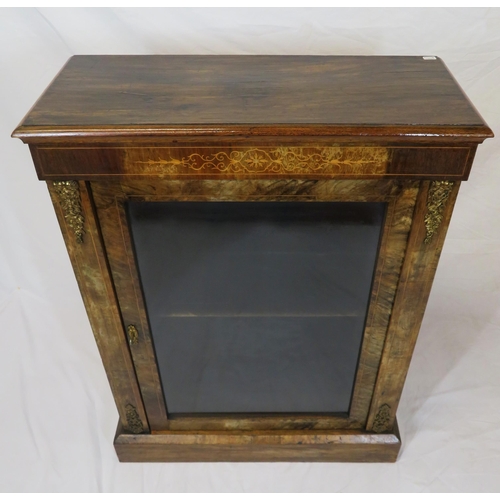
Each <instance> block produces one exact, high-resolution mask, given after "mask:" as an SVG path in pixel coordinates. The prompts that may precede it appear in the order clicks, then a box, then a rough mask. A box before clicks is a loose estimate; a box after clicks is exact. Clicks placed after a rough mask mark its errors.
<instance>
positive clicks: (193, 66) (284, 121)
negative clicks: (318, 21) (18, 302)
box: [13, 56, 493, 462]
mask: <svg viewBox="0 0 500 500" xmlns="http://www.w3.org/2000/svg"><path fill="white" fill-rule="evenodd" d="M13 136H14V137H18V138H20V139H22V140H23V141H24V142H25V143H27V144H29V146H30V150H31V154H32V157H33V161H34V164H35V167H36V170H37V173H38V177H39V178H40V179H41V180H44V181H46V182H47V185H48V188H49V192H50V195H51V197H52V201H53V204H54V208H55V211H56V214H57V217H58V220H59V223H60V226H61V230H62V233H63V235H64V239H65V242H66V246H67V249H68V252H69V255H70V258H71V262H72V264H73V268H74V271H75V275H76V278H77V280H78V284H79V286H80V290H81V293H82V298H83V301H84V303H85V307H86V309H87V312H88V316H89V319H90V322H91V325H92V329H93V332H94V335H95V338H96V342H97V345H98V347H99V351H100V354H101V357H102V360H103V363H104V367H105V369H106V373H107V376H108V379H109V383H110V385H111V388H112V391H113V395H114V398H115V401H116V405H117V408H118V412H119V415H120V422H119V425H118V430H117V434H116V437H115V448H116V451H117V454H118V457H119V459H120V460H122V461H361V462H371V461H394V460H396V458H397V455H398V451H399V448H400V445H401V441H400V437H399V433H398V428H397V423H396V410H397V407H398V403H399V399H400V396H401V392H402V389H403V384H404V381H405V377H406V374H407V371H408V367H409V363H410V359H411V356H412V352H413V348H414V346H415V342H416V339H417V335H418V331H419V328H420V324H421V321H422V317H423V315H424V310H425V306H426V303H427V299H428V296H429V293H430V289H431V285H432V281H433V278H434V274H435V271H436V267H437V265H438V260H439V255H440V252H441V248H442V246H443V242H444V239H445V234H446V230H447V227H448V224H449V222H450V218H451V215H452V211H453V206H454V203H455V199H456V197H457V194H458V190H459V186H460V182H461V181H464V180H467V178H468V175H469V172H470V169H471V166H472V162H473V158H474V154H475V151H476V148H477V145H478V144H480V143H481V142H482V141H483V140H484V139H486V138H488V137H492V136H493V134H492V132H491V130H490V129H489V128H488V126H487V125H486V124H485V123H484V121H483V120H482V118H481V117H480V116H479V115H478V113H477V111H476V110H475V109H474V108H473V107H472V105H471V104H470V102H469V101H468V99H467V98H466V96H465V95H464V93H463V92H462V90H461V89H460V87H459V86H458V85H457V83H456V82H455V80H454V79H453V77H452V76H451V75H450V73H449V72H448V70H447V69H446V67H445V65H444V64H443V62H442V61H441V60H439V59H438V58H434V57H326V56H325V57H323V56H75V57H73V58H71V59H70V60H69V61H68V63H67V64H66V66H65V67H64V68H63V70H62V71H61V72H60V73H59V75H58V76H57V77H56V78H55V80H54V81H53V82H52V84H51V85H50V86H49V87H48V89H47V90H46V92H45V93H44V94H43V96H42V97H41V98H40V99H39V101H38V102H37V103H36V104H35V106H34V107H33V108H32V110H31V111H30V112H29V114H28V115H27V116H26V117H25V119H24V120H23V122H22V123H21V125H20V126H19V127H18V128H17V129H16V130H15V131H14V133H13ZM377 207H378V208H377ZM207 210H208V211H207ZM353 210H354V212H356V210H357V211H358V212H357V213H359V214H361V215H356V216H351V215H349V214H351V212H353ZM377 210H378V212H377ZM148 211H149V212H148ZM370 211H372V212H373V211H375V212H377V213H380V214H383V216H379V217H378V219H377V217H376V216H374V215H373V216H372V215H370V214H371V213H372V212H370ZM354 212H353V213H354ZM375 212H373V213H375ZM136 213H137V214H138V215H134V214H136ZM144 214H146V215H144ZM148 214H150V215H148ZM151 214H152V215H151ZM161 214H163V215H161ZM207 214H208V215H207ZM315 214H316V215H315ZM160 215H161V220H160ZM147 217H149V219H148V218H147ZM353 217H354V218H353ZM356 217H358V218H356ZM141 220H144V221H146V222H140V221H141ZM199 220H202V223H200V224H202V225H201V226H198V225H196V224H198V221H199ZM377 220H378V221H379V222H376V221H377ZM193 221H195V222H196V223H195V222H193ZM207 221H208V222H207ZM297 221H302V222H300V223H299V222H297ZM304 221H306V222H304ZM339 221H340V222H339ZM367 221H368V222H367ZM370 221H372V222H370ZM373 221H375V222H373ZM142 224H144V225H142ZM155 224H156V225H155ZM203 224H205V225H203ZM207 224H208V225H207ZM244 224H246V225H245V226H244V227H245V231H240V227H243V225H244ZM370 224H371V225H370ZM376 224H379V226H377V225H376ZM143 227H150V228H152V229H151V230H150V233H147V232H145V231H146V230H145V229H144V230H143ZM189 228H192V229H189ZM221 228H228V229H227V230H225V231H226V232H225V233H224V232H223V231H222V229H221ZM269 228H271V229H269ZM365 228H367V229H365ZM148 231H149V229H148ZM332 231H333V232H332ZM132 233H133V234H132ZM243 233H244V234H243ZM142 234H145V236H141V235H142ZM240 234H243V236H241V238H247V239H246V240H244V241H243V240H241V239H240V240H238V238H239V237H240V236H239V235H240ZM249 234H250V235H251V234H256V235H257V236H255V238H251V237H249V236H248V235H249ZM367 234H370V235H375V236H373V238H372V237H371V236H370V237H368V236H366V235H367ZM162 235H163V236H162ZM352 235H354V236H352ZM350 238H351V239H350ZM363 238H365V239H366V238H368V239H369V238H372V240H373V241H374V242H375V243H373V242H372V243H370V245H371V247H370V245H368V244H366V245H365V243H356V241H361V242H364V241H365V240H363ZM374 238H375V239H374ZM191 240H192V245H191V247H190V246H189V245H188V243H189V241H191ZM241 241H243V243H241ZM284 241H287V242H288V241H289V243H286V245H285V244H284V243H283V242H284ZM370 241H371V240H370ZM349 242H351V243H349ZM353 242H354V243H353ZM348 243H349V245H351V246H348ZM148 245H149V246H148ZM340 247H342V248H344V247H345V248H344V250H342V251H343V253H339V252H340V251H339V250H338V248H340ZM365 247H366V248H365ZM368 247H370V248H371V250H369V248H368ZM228 248H237V250H234V251H232V252H233V253H228V252H229V250H227V249H228ZM367 248H368V250H369V251H368V250H367ZM247 249H248V251H247ZM154 252H156V253H154ZM363 252H368V253H366V255H365V254H364V253H363ZM370 252H371V253H370ZM276 255H277V256H276ZM353 255H355V257H353ZM370 255H371V257H369V256H370ZM367 258H370V259H372V260H373V262H372V264H367V265H366V266H365V265H364V264H365V260H364V259H367ZM155 259H156V260H155ZM238 259H239V260H238ZM355 259H358V260H355ZM233 260H234V261H235V262H236V264H234V263H233ZM213 262H216V263H217V264H215V265H214V264H213ZM203 263H205V264H203ZM153 265H154V267H152V266H153ZM203 266H205V267H203ZM231 266H232V267H231ZM266 266H267V267H266ZM370 266H371V267H370ZM365 267H366V269H368V271H366V272H365V271H359V273H362V272H363V273H364V276H365V277H364V278H363V279H364V282H363V283H365V284H364V285H363V286H361V285H359V286H360V289H362V290H364V291H363V292H362V293H361V292H360V294H361V295H363V294H364V295H363V296H364V297H365V299H363V300H364V301H365V302H363V301H361V302H359V301H358V302H356V304H361V305H360V306H359V307H358V305H356V307H354V306H352V303H354V302H353V300H354V299H352V300H351V298H352V296H356V297H358V295H357V293H358V292H356V291H353V290H354V288H353V287H355V285H356V283H358V282H360V283H361V281H362V280H361V278H359V277H358V274H359V273H358V269H360V268H363V269H364V268H365ZM191 268H193V269H196V272H195V271H192V272H193V273H194V274H190V273H191V270H190V269H191ZM148 273H149V274H148ZM273 276H277V278H273ZM233 278H234V279H233ZM224 280H225V281H224ZM360 280H361V281H360ZM367 283H368V285H367ZM356 286H357V285H356ZM155 287H156V288H155ZM363 287H364V288H363ZM186 290H187V291H186ZM329 290H334V291H332V292H331V294H330V292H329ZM339 290H340V291H339ZM346 290H347V291H346ZM245 294H246V295H245ZM361 295H360V296H361ZM346 297H347V298H346ZM190 300H191V302H192V304H191V303H190ZM356 300H357V298H356ZM349 301H351V302H349ZM177 302H179V304H180V305H178V306H176V305H175V304H177ZM233 303H234V304H236V305H234V306H230V304H233ZM186 304H187V305H186ZM214 304H215V305H214ZM221 304H222V306H221ZM225 304H229V305H228V306H227V307H226V306H225ZM249 304H254V305H253V306H252V307H253V309H252V307H250V305H249ZM338 304H344V305H343V306H342V307H341V306H340V305H338ZM345 304H347V305H345ZM337 306H338V307H337ZM176 307H177V309H176ZM231 307H232V309H231ZM155 308H156V309H155ZM221 308H222V309H221ZM342 308H343V309H342ZM356 308H357V309H356ZM226 309H227V310H228V311H229V312H227V311H226ZM337 309H338V311H340V312H338V311H337ZM354 309H356V311H357V312H356V313H353V312H352V311H351V310H354ZM220 310H223V311H224V312H223V314H219V312H220ZM172 311H173V312H172ZM186 311H187V313H186ZM193 311H194V312H193ZM200 311H201V312H200ZM255 311H257V312H255ZM304 311H305V312H304ZM336 311H337V312H336ZM346 311H347V312H346ZM181 313H182V314H181ZM356 315H358V316H356ZM215 316H216V317H217V318H218V319H216V320H214V319H213V318H212V317H215ZM347 316H349V317H354V316H356V318H355V319H352V320H351V319H349V318H347V319H346V318H345V317H347ZM269 317H270V318H271V319H266V318H269ZM290 317H291V318H292V319H291V320H290V319H289V318H290ZM339 317H340V319H339ZM172 318H173V319H172ZM179 318H180V319H179ZM242 318H243V319H242ZM255 318H256V319H255ZM324 318H326V319H324ZM349 321H351V323H352V324H354V323H355V324H356V325H358V326H357V327H353V329H352V331H351V330H349V328H350V327H349V328H347V327H346V328H347V330H346V331H344V330H343V329H344V326H335V325H346V324H351V323H349ZM157 325H167V326H165V327H164V328H163V327H161V326H157ZM200 325H201V326H200ZM227 325H229V326H227ZM273 325H275V326H276V325H277V326H276V331H275V330H273V328H274V327H273ZM283 325H284V326H283ZM359 325H362V326H361V327H360V326H359ZM356 328H357V330H356ZM247 330H248V332H249V333H248V334H247V333H246V332H247ZM291 330H293V331H294V333H290V332H291ZM295 330H297V333H295ZM177 331H178V332H180V333H176V332H177ZM355 332H358V333H355ZM356 335H358V337H359V339H358V340H356V338H357V337H356ZM228 339H232V340H228ZM273 339H275V340H273ZM276 339H277V340H276ZM353 339H354V340H353ZM228 342H230V343H231V342H233V344H234V345H233V344H231V345H230V346H229V347H228V345H227V343H228ZM349 342H353V343H352V344H350V345H351V347H349V348H348V347H346V346H347V343H349ZM356 342H358V343H356ZM312 343H317V345H315V346H313V347H311V344H312ZM215 344H217V345H216V346H215V347H214V345H215ZM344 344H345V345H344ZM162 345H165V346H166V347H161V346H162ZM207 346H208V347H207ZM235 346H236V347H235ZM238 346H239V347H238ZM344 348H345V352H346V353H347V354H343V353H344V351H343V349H344ZM214 349H215V350H214ZM161 350H162V351H161ZM160 351H161V352H160ZM270 351H272V353H271V354H270ZM349 353H350V354H349ZM353 353H354V354H353ZM315 356H317V358H318V359H317V360H316V359H315ZM344 364H345V366H346V368H345V369H344V368H342V366H344ZM205 365H206V366H207V367H208V368H206V370H205V368H203V367H204V366H205ZM200 366H202V368H200ZM210 370H212V371H214V370H215V373H216V376H214V377H215V378H214V379H213V380H212V379H211V380H212V381H211V382H210V381H209V380H208V378H210V376H209V375H207V373H208V372H209V371H210ZM240 370H241V373H240ZM342 370H345V371H344V372H342ZM235 373H236V375H237V376H234V374H235ZM346 373H347V374H350V375H349V376H347V375H345V374H346ZM224 374H225V375H224ZM240 375H241V380H240V379H239V378H238V377H239V376H240ZM344 375H345V380H344V378H343V377H344ZM349 377H350V378H349ZM191 379H193V380H194V381H193V380H191ZM278 379H279V380H278ZM200 380H201V382H200ZM343 384H344V385H343ZM345 384H347V385H345ZM330 387H331V391H332V392H331V396H330V392H329V390H330V389H329V388H330ZM197 391H198V392H200V395H199V396H198V395H196V394H195V393H197ZM322 391H323V392H322ZM346 395H347V396H346ZM346 398H347V399H346ZM309 401H311V402H310V403H309ZM346 401H347V402H346ZM253 408H255V409H253ZM172 409H173V410H172ZM219 409H220V410H219Z"/></svg>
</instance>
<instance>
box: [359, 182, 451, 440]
mask: <svg viewBox="0 0 500 500" xmlns="http://www.w3.org/2000/svg"><path fill="white" fill-rule="evenodd" d="M459 186H460V183H458V182H451V181H434V182H429V181H425V182H422V187H421V189H420V192H419V196H418V199H417V205H416V208H415V215H414V218H413V223H412V229H411V233H410V238H409V242H408V248H407V251H406V256H405V261H404V264H403V268H402V270H401V277H400V280H399V284H398V289H397V292H396V299H395V301H394V308H393V312H392V317H391V322H390V325H389V330H388V333H387V338H386V342H385V346H384V352H383V355H382V360H381V364H380V370H379V373H378V377H377V383H376V387H375V392H374V395H373V401H372V405H371V408H370V415H369V418H368V422H367V427H366V428H367V430H374V431H376V432H385V431H389V430H391V429H392V426H393V424H394V421H395V416H396V410H397V407H398V404H399V400H400V397H401V392H402V389H403V385H404V382H405V379H406V375H407V372H408V368H409V365H410V360H411V356H412V354H413V349H414V347H415V343H416V340H417V336H418V332H419V330H420V325H421V323H422V319H423V316H424V311H425V307H426V305H427V300H428V297H429V294H430V291H431V286H432V281H433V279H434V275H435V272H436V268H437V265H438V261H439V257H440V254H441V250H442V247H443V243H444V239H445V236H446V231H447V229H448V225H449V222H450V219H451V214H452V211H453V206H454V204H455V200H456V197H457V194H458V190H459Z"/></svg>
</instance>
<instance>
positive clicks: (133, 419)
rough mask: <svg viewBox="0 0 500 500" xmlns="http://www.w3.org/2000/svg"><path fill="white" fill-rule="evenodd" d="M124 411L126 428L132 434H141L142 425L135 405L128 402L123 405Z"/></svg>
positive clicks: (142, 430)
mask: <svg viewBox="0 0 500 500" xmlns="http://www.w3.org/2000/svg"><path fill="white" fill-rule="evenodd" d="M125 412H126V413H125V416H126V417H127V427H128V430H129V431H130V432H132V433H133V434H141V432H144V426H143V425H142V421H141V419H140V418H139V414H138V413H137V410H136V408H135V406H134V405H131V404H130V403H129V404H128V405H127V406H125Z"/></svg>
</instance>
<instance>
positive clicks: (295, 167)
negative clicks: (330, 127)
mask: <svg viewBox="0 0 500 500" xmlns="http://www.w3.org/2000/svg"><path fill="white" fill-rule="evenodd" d="M183 151H185V150H183V149H182V148H178V149H177V150H176V149H174V148H168V149H164V150H162V149H161V148H158V149H156V151H155V153H156V154H155V155H154V156H153V157H149V158H144V159H141V158H136V159H131V158H129V161H130V160H132V162H133V163H134V164H135V165H137V167H140V169H141V171H142V172H143V173H147V174H156V175H162V174H163V175H189V174H194V173H204V174H230V175H235V174H237V175H243V176H245V175H249V176H250V175H254V174H265V175H269V174H289V175H301V174H319V175H332V174H358V175H359V174H363V175H364V174H382V173H384V172H385V170H386V167H387V162H388V160H389V152H388V150H387V149H386V148H381V147H338V146H335V147H325V148H317V147H310V148H297V147H277V148H276V147H275V148H264V147H262V148H260V147H259V148H248V149H241V150H237V149H225V150H207V149H204V150H203V151H201V152H194V153H186V154H184V153H183ZM151 152H152V151H151V150H150V153H151ZM139 154H140V153H139ZM134 160H135V161H134Z"/></svg>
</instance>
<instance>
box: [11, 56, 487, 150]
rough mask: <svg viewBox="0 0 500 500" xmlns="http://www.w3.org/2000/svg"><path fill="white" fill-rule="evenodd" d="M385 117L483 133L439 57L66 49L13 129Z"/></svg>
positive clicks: (197, 130) (23, 133) (370, 123)
mask: <svg viewBox="0 0 500 500" xmlns="http://www.w3.org/2000/svg"><path fill="white" fill-rule="evenodd" d="M391 126H392V127H396V128H394V129H392V132H389V129H386V131H384V132H382V133H383V135H386V136H388V137H390V136H393V137H401V136H412V135H416V134H424V135H428V136H429V137H432V136H433V135H434V136H436V137H437V138H442V137H443V136H445V135H447V134H449V135H452V136H455V137H456V136H462V137H463V138H465V137H468V138H469V139H471V140H482V139H484V138H485V137H488V136H490V135H491V131H490V130H489V128H488V127H487V125H486V124H485V123H484V120H483V119H482V118H481V117H480V116H479V115H478V113H477V111H476V110H475V109H474V108H473V106H471V104H470V103H469V101H468V99H467V98H466V97H465V95H464V94H463V92H462V90H461V89H460V87H459V86H458V85H457V83H456V81H455V80H454V79H453V77H452V76H451V75H450V74H449V72H448V70H447V68H446V66H445V65H444V64H443V62H442V61H441V60H440V59H439V58H436V59H435V60H424V59H423V58H422V57H397V56H390V57H365V56H159V55H158V56H74V57H72V58H71V59H70V60H69V61H68V63H67V64H66V66H65V67H64V68H63V70H62V71H61V72H60V73H59V75H58V76H57V77H56V78H55V80H54V81H53V82H52V84H51V85H50V87H49V88H48V89H47V91H46V92H45V93H44V95H43V96H42V97H41V98H40V100H39V101H38V102H37V103H36V104H35V106H34V107H33V108H32V110H31V111H30V113H29V114H28V115H27V117H26V118H25V120H24V121H23V123H22V124H21V125H20V126H19V127H18V129H16V131H15V133H14V135H15V136H16V137H20V138H23V140H26V141H31V140H32V139H36V138H37V137H38V138H40V137H44V138H45V139H47V138H48V137H51V136H52V137H57V136H65V137H69V136H72V137H78V138H80V139H82V138H84V137H87V138H90V139H92V138H94V139H95V138H96V137H97V136H115V137H120V136H121V137H124V136H137V135H138V134H142V135H144V134H146V135H148V136H152V135H156V136H165V135H175V136H185V135H193V134H195V135H211V136H214V135H223V136H226V137H227V136H231V135H253V136H255V135H257V136H266V135H269V134H270V135H273V136H277V135H278V136H279V135H281V136H290V135H292V136H304V135H309V136H311V135H316V136H325V135H329V136H332V135H334V136H338V135H345V134H346V131H345V130H343V129H345V128H348V129H351V130H350V131H348V132H347V134H348V135H358V136H359V135H363V136H366V135H367V134H368V135H371V136H373V135H377V132H376V131H377V129H378V128H379V127H386V128H387V127H391ZM397 127H402V128H400V129H398V128H397ZM436 128H439V129H440V130H441V133H439V134H437V135H436V134H435V131H436ZM379 133H380V131H379Z"/></svg>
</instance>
